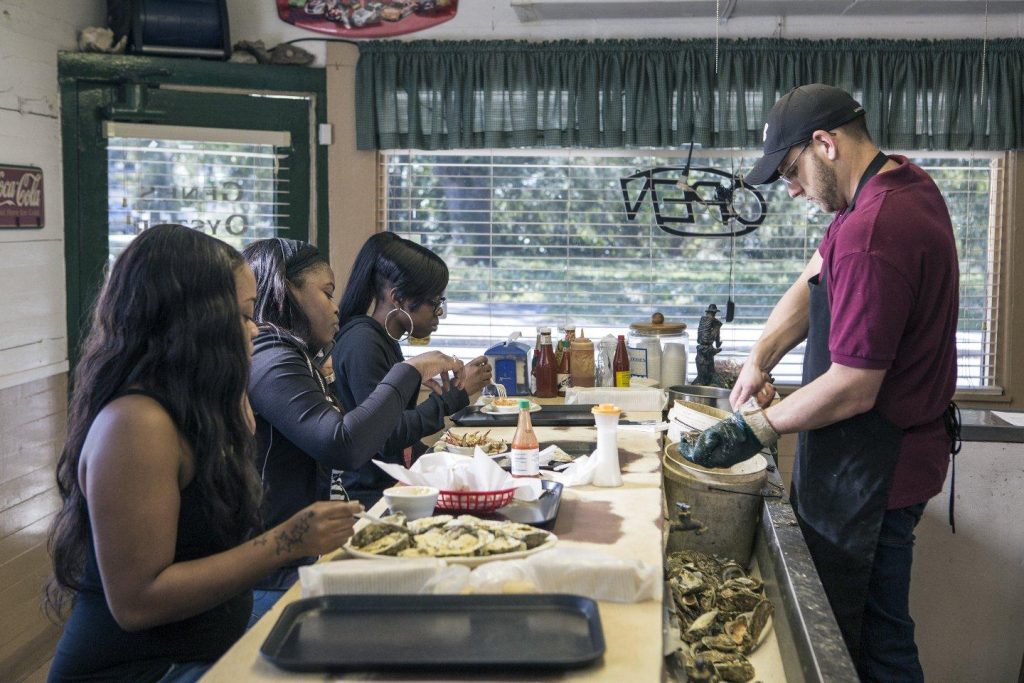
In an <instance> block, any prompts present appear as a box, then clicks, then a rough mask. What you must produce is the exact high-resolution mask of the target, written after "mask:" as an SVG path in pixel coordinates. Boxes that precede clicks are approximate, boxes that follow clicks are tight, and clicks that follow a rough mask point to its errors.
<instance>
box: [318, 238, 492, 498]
mask: <svg viewBox="0 0 1024 683" xmlns="http://www.w3.org/2000/svg"><path fill="white" fill-rule="evenodd" d="M447 287H448V266H447V265H445V262H444V261H443V260H442V259H441V257H440V256H438V255H437V254H435V253H434V252H432V251H430V250H429V249H427V248H426V247H424V246H422V245H419V244H416V243H415V242H413V241H411V240H407V239H404V238H402V237H399V236H398V235H396V234H394V233H390V232H379V233H376V234H374V235H372V236H371V237H370V238H369V239H367V240H366V242H365V243H364V244H363V246H362V248H361V249H360V250H359V254H358V255H357V256H356V260H355V263H354V264H353V266H352V272H351V274H350V275H349V278H348V284H347V285H346V287H345V294H344V297H343V298H342V300H341V305H340V306H339V311H338V312H339V318H340V323H341V330H340V332H339V333H338V337H337V342H338V343H337V345H336V346H335V347H334V372H335V376H336V382H335V386H336V388H337V392H338V397H339V398H340V399H341V402H342V404H343V405H344V406H345V408H346V409H347V408H349V407H350V406H354V405H358V404H359V403H361V402H362V401H364V400H366V397H367V396H369V395H370V394H371V393H372V392H373V391H374V390H375V389H376V387H377V385H378V384H379V383H380V382H381V381H383V379H384V378H385V377H386V376H387V374H388V373H389V372H390V371H391V369H392V368H393V367H395V366H396V364H400V363H402V362H403V361H405V357H404V355H403V354H402V347H401V346H399V341H401V340H402V339H404V338H405V337H407V336H412V337H421V338H422V337H428V336H430V333H431V332H433V331H434V330H436V329H437V324H438V319H439V318H440V316H441V315H442V314H443V313H444V303H445V297H444V291H445V289H446V288H447ZM414 358H419V356H414ZM405 362H408V361H405ZM490 381H491V366H490V365H489V364H488V363H487V360H486V359H485V358H484V357H483V356H479V357H477V358H474V359H473V360H471V361H470V362H469V363H467V364H466V365H465V366H464V367H463V368H462V370H460V371H459V372H457V373H456V374H455V377H454V378H453V380H452V381H451V382H449V380H448V378H447V377H446V376H444V375H442V376H441V378H440V382H438V381H433V380H429V381H428V382H427V385H428V386H430V387H431V389H433V391H432V392H431V394H430V395H429V396H428V397H427V399H426V400H425V401H423V402H422V403H419V404H417V402H416V401H417V398H418V396H412V397H410V398H409V400H408V401H407V403H406V405H405V411H404V412H403V413H402V415H401V419H400V421H398V423H397V425H393V428H394V431H393V433H392V434H391V436H390V438H388V440H387V443H386V444H384V446H383V448H382V449H381V452H380V454H379V456H378V459H381V460H383V461H385V462H390V463H396V464H402V463H403V462H404V461H405V460H406V453H407V449H409V451H408V455H409V457H410V459H411V458H412V457H415V456H418V455H420V454H421V453H423V452H424V450H425V447H424V446H423V444H421V443H420V439H422V438H423V437H425V436H427V435H430V434H433V433H435V432H437V431H438V430H440V429H442V428H443V427H444V418H445V416H446V415H451V414H452V413H454V412H456V411H458V410H461V409H462V408H465V407H466V406H467V405H469V396H470V395H471V394H475V393H477V392H478V391H480V389H482V388H483V386H484V385H485V384H488V383H489V382H490ZM344 482H345V488H346V489H347V490H348V492H349V494H350V495H352V496H353V497H354V498H356V499H358V500H359V501H360V502H361V503H362V504H363V505H367V506H369V505H373V504H374V503H376V502H377V500H379V499H380V497H381V492H382V491H383V490H384V489H385V488H387V487H389V486H392V485H393V484H394V479H392V478H391V477H389V476H388V475H387V474H386V473H384V472H383V471H382V470H381V469H380V468H379V467H376V466H373V465H372V463H371V466H369V467H363V468H360V469H358V470H354V471H347V472H345V475H344Z"/></svg>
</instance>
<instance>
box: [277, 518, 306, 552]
mask: <svg viewBox="0 0 1024 683" xmlns="http://www.w3.org/2000/svg"><path fill="white" fill-rule="evenodd" d="M312 516H313V513H312V511H310V512H307V513H306V514H305V515H304V516H303V517H302V518H301V519H299V520H298V521H297V522H295V524H293V525H292V527H291V529H287V530H285V531H282V532H281V533H279V534H278V535H277V539H276V540H277V551H276V553H277V554H278V555H284V554H286V553H289V552H291V550H292V548H294V547H295V546H297V545H300V544H301V543H302V541H303V539H304V538H305V537H306V533H307V532H308V531H309V528H310V527H309V518H310V517H312Z"/></svg>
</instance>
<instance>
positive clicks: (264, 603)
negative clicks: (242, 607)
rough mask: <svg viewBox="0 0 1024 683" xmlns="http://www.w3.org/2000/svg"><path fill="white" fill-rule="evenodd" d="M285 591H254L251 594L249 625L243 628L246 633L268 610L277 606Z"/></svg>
mask: <svg viewBox="0 0 1024 683" xmlns="http://www.w3.org/2000/svg"><path fill="white" fill-rule="evenodd" d="M285 590H286V589H281V590H254V591H253V592H252V614H250V615H249V624H248V625H247V626H246V627H245V630H246V631H248V630H249V629H251V628H252V627H253V626H254V625H255V624H256V622H257V621H259V620H260V617H262V616H263V615H264V614H266V613H267V612H269V611H270V608H271V607H273V606H274V605H276V604H277V601H278V600H280V599H281V596H282V595H284V592H285Z"/></svg>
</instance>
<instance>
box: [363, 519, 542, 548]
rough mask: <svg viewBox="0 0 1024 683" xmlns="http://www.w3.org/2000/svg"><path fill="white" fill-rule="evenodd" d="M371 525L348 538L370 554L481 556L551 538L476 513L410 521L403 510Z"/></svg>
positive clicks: (524, 527) (532, 544)
mask: <svg viewBox="0 0 1024 683" xmlns="http://www.w3.org/2000/svg"><path fill="white" fill-rule="evenodd" d="M381 520H382V521H384V522H387V524H376V523H375V524H368V525H367V526H365V527H363V528H362V529H360V530H359V531H357V532H356V533H355V534H354V535H353V536H352V539H351V540H350V541H349V544H350V545H351V547H352V548H353V549H355V550H358V551H360V552H364V553H369V554H371V555H391V556H396V557H479V556H483V555H502V554H505V553H514V552H519V551H523V550H530V549H532V548H536V547H537V546H539V545H542V544H544V543H546V542H547V541H548V539H550V538H551V534H549V533H548V532H547V531H544V530H543V529H538V528H536V527H533V526H530V525H528V524H520V523H518V522H508V521H497V520H490V519H480V518H479V517H474V516H473V515H459V516H458V517H453V516H452V515H435V516H433V517H424V518H423V519H417V520H413V521H411V522H410V521H407V520H406V517H405V515H404V514H402V513H401V512H399V513H395V514H393V515H387V516H385V517H381Z"/></svg>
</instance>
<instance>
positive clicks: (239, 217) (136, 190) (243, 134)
mask: <svg viewBox="0 0 1024 683" xmlns="http://www.w3.org/2000/svg"><path fill="white" fill-rule="evenodd" d="M129 127H131V128H130V129H129ZM105 132H106V135H107V159H108V161H107V178H108V197H107V201H108V211H107V213H108V216H109V244H110V259H111V260H113V259H114V258H115V257H116V256H117V255H118V254H119V253H120V252H121V251H122V250H123V249H124V247H125V246H127V244H128V243H129V242H130V241H131V240H132V239H133V238H134V237H135V236H136V235H137V234H138V233H139V232H140V231H142V230H144V229H145V228H147V227H149V226H151V225H157V224H160V223H180V224H182V225H186V226H188V227H191V228H194V229H196V230H201V231H203V232H206V233H209V234H211V235H213V236H215V237H218V238H220V239H223V240H224V241H226V242H228V243H229V244H231V245H232V246H233V247H235V248H236V249H242V248H244V247H245V245H247V244H248V243H249V242H252V241H254V240H258V239H263V238H266V237H273V236H274V235H275V234H277V233H278V230H279V229H280V228H282V227H283V225H284V223H285V221H286V220H287V217H288V196H289V193H288V186H287V184H288V181H287V179H286V178H282V177H280V174H281V172H282V171H284V170H287V164H288V156H287V154H285V153H283V152H282V151H281V150H282V149H284V148H286V147H287V146H288V144H289V137H290V136H289V134H288V133H287V132H278V131H247V130H220V129H208V128H183V127H175V126H147V125H139V124H110V125H108V127H107V128H106V131H105ZM122 135H124V136H129V135H130V136H131V137H122Z"/></svg>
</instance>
